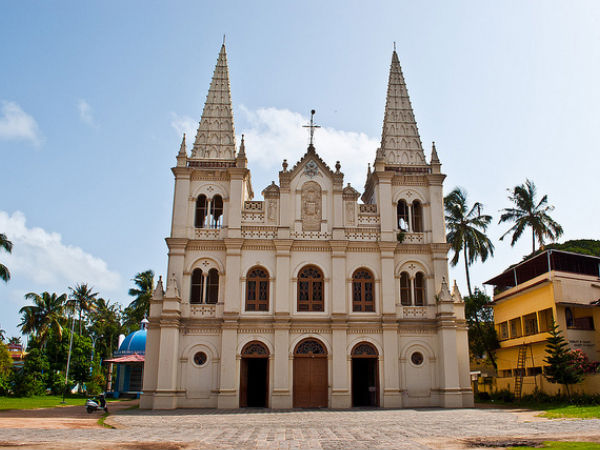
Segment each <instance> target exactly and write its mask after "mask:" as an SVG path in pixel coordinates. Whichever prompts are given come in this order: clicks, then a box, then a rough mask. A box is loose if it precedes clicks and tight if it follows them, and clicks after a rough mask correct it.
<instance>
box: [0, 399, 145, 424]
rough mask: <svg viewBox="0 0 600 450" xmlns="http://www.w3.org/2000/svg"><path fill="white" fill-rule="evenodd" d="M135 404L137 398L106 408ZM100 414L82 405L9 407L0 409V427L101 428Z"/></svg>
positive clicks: (119, 409)
mask: <svg viewBox="0 0 600 450" xmlns="http://www.w3.org/2000/svg"><path fill="white" fill-rule="evenodd" d="M137 404H138V400H128V401H123V402H111V403H109V404H108V410H109V412H110V413H111V414H112V413H115V412H118V411H122V410H124V409H127V408H131V407H132V406H136V405H137ZM102 414H103V412H101V411H97V412H93V413H92V414H88V413H87V412H86V410H85V407H84V406H83V405H81V406H58V407H55V408H40V409H9V410H4V411H0V428H38V429H42V430H64V429H82V428H102V427H101V426H100V425H98V419H99V418H100V417H102Z"/></svg>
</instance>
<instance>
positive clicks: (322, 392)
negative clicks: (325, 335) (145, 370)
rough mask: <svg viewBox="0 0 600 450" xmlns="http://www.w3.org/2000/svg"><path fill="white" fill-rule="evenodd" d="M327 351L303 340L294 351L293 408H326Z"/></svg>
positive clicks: (311, 340) (319, 343) (319, 344)
mask: <svg viewBox="0 0 600 450" xmlns="http://www.w3.org/2000/svg"><path fill="white" fill-rule="evenodd" d="M327 386H328V382H327V350H325V346H324V345H323V344H322V343H321V342H319V341H317V340H316V339H305V340H304V341H302V342H300V343H299V344H298V345H297V346H296V350H295V351H294V408H327V406H328V405H327V403H328V402H327V397H328V395H327V394H328V392H327Z"/></svg>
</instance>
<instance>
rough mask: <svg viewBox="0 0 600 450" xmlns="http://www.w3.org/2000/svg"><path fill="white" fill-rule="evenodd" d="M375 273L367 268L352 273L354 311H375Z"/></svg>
mask: <svg viewBox="0 0 600 450" xmlns="http://www.w3.org/2000/svg"><path fill="white" fill-rule="evenodd" d="M373 285H374V283H373V275H372V274H371V272H370V271H369V270H367V269H358V270H356V271H355V272H354V274H353V275H352V311H355V312H373V311H375V294H374V292H375V289H374V286H373Z"/></svg>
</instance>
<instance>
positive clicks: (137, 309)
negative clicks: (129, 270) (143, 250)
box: [125, 270, 154, 327]
mask: <svg viewBox="0 0 600 450" xmlns="http://www.w3.org/2000/svg"><path fill="white" fill-rule="evenodd" d="M132 281H133V282H134V283H135V285H136V286H137V287H135V288H131V289H129V295H131V296H132V297H135V298H134V299H133V300H132V301H131V303H130V304H129V306H128V307H127V308H126V309H125V315H126V316H127V320H126V324H127V325H128V326H129V327H132V326H133V327H135V326H136V325H138V324H139V323H140V322H141V320H142V319H143V318H144V316H146V315H148V311H149V310H150V299H151V298H152V289H153V288H154V272H153V271H152V270H146V271H144V272H140V273H138V274H136V275H135V278H133V280H132Z"/></svg>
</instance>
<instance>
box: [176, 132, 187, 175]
mask: <svg viewBox="0 0 600 450" xmlns="http://www.w3.org/2000/svg"><path fill="white" fill-rule="evenodd" d="M186 162H187V147H186V145H185V133H183V139H182V140H181V146H180V147H179V153H178V154H177V166H178V167H185V165H186Z"/></svg>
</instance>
